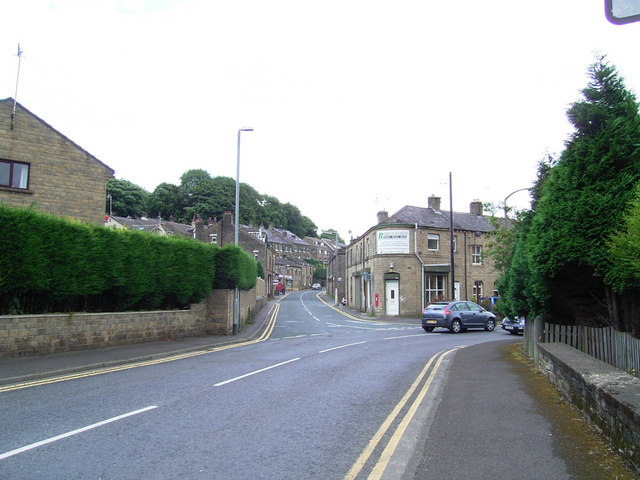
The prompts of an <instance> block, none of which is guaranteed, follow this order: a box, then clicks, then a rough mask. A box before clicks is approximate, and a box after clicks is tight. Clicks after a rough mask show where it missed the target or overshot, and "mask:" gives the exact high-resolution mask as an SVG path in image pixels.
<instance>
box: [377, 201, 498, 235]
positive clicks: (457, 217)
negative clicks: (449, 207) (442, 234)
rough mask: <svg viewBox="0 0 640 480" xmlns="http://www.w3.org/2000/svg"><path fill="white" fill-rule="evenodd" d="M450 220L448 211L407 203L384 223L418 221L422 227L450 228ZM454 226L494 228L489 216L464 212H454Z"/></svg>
mask: <svg viewBox="0 0 640 480" xmlns="http://www.w3.org/2000/svg"><path fill="white" fill-rule="evenodd" d="M449 222H450V219H449V212H448V211H444V210H435V209H433V208H431V207H426V208H425V207H413V206H411V205H405V206H404V207H402V208H401V209H400V210H398V211H397V212H396V213H395V214H393V215H391V216H390V217H389V219H388V220H386V221H385V222H384V224H393V223H409V224H412V225H415V224H416V223H417V224H418V226H420V227H427V228H428V227H431V228H438V229H449ZM453 228H454V230H466V231H469V232H483V233H484V232H490V231H492V230H494V227H493V226H492V225H491V223H489V220H488V218H487V217H485V216H483V215H474V214H472V213H463V212H453Z"/></svg>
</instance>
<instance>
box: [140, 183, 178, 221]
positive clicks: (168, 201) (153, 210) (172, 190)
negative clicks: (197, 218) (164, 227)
mask: <svg viewBox="0 0 640 480" xmlns="http://www.w3.org/2000/svg"><path fill="white" fill-rule="evenodd" d="M184 204H185V202H184V199H183V196H182V192H181V191H180V188H179V187H178V186H176V185H172V184H170V183H161V184H160V185H158V186H157V187H156V189H155V190H154V191H153V193H152V194H150V195H149V197H148V202H147V213H148V214H149V217H150V218H158V217H161V218H163V219H165V220H168V219H172V220H174V221H178V220H179V219H180V220H181V219H182V217H183V215H184V210H183V206H184Z"/></svg>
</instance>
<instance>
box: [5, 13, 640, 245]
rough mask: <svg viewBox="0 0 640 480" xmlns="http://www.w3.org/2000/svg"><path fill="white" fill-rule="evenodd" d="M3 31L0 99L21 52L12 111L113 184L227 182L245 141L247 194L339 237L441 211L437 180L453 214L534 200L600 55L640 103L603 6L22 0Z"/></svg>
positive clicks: (636, 81)
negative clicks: (543, 169)
mask: <svg viewBox="0 0 640 480" xmlns="http://www.w3.org/2000/svg"><path fill="white" fill-rule="evenodd" d="M0 18H2V29H0V73H1V75H0V98H6V97H13V96H14V94H15V88H16V73H17V66H18V60H17V56H16V53H17V46H18V43H20V46H21V49H22V51H23V56H22V61H21V70H20V82H19V86H18V94H17V98H18V101H19V102H20V103H21V104H22V105H24V106H25V107H26V108H27V109H29V110H31V111H32V112H33V113H35V114H36V115H38V116H40V117H41V118H42V119H43V120H45V121H46V122H48V123H49V124H50V125H52V126H53V127H54V128H56V129H57V130H59V131H60V132H62V133H63V134H64V135H66V136H67V137H69V138H70V139H71V140H73V141H74V142H76V143H77V144H79V145H80V146H81V147H83V148H84V149H86V150H87V151H89V152H90V153H91V154H93V155H94V156H96V157H97V158H98V159H100V160H101V161H102V162H104V163H106V164H107V165H109V166H110V167H111V168H113V169H114V170H115V171H116V177H117V178H120V179H125V180H129V181H131V182H133V183H135V184H137V185H139V186H141V187H143V188H145V189H146V190H148V191H153V190H154V189H155V187H156V186H157V185H158V184H160V183H162V182H168V183H174V184H179V182H180V176H181V175H182V174H183V173H184V172H185V171H187V170H189V169H194V168H202V169H205V170H207V171H208V172H209V173H210V174H211V175H213V176H218V175H224V176H229V177H232V178H235V176H236V146H237V131H238V129H239V128H241V127H252V128H254V129H255V131H254V132H247V133H243V134H242V142H241V162H240V169H241V172H240V181H241V182H245V183H248V184H249V185H251V186H252V187H254V188H255V189H256V190H257V191H258V192H260V193H263V194H268V195H271V196H274V197H276V198H278V199H279V200H280V201H281V202H290V203H292V204H293V205H295V206H297V207H298V208H299V209H300V211H301V212H302V214H303V215H306V216H308V217H309V218H310V219H311V220H313V221H314V222H315V223H316V224H317V225H318V227H319V228H320V229H321V230H327V229H331V228H335V229H338V231H339V232H340V234H341V236H342V237H343V238H345V239H347V240H348V239H349V237H351V236H357V235H360V234H362V233H364V232H365V231H366V230H367V229H368V228H369V227H370V226H372V225H373V224H374V223H375V221H376V214H377V212H378V211H380V210H387V211H388V212H389V214H393V213H395V212H396V211H397V210H399V209H400V208H401V207H403V206H404V205H419V206H426V205H427V198H428V197H429V196H430V195H432V194H435V195H437V196H441V197H442V207H443V208H444V209H447V210H448V209H449V183H448V182H449V172H451V173H452V176H453V197H454V199H453V207H454V210H455V211H468V208H469V203H470V202H471V201H473V200H475V199H479V200H481V201H483V202H493V203H496V204H499V203H501V202H502V201H503V200H504V198H505V197H506V196H507V195H508V194H509V193H511V192H513V191H514V190H517V189H520V188H524V187H529V186H531V184H532V182H533V181H534V179H535V174H536V166H537V163H538V162H539V161H540V160H541V159H542V158H543V157H544V156H545V155H546V154H547V153H551V154H557V153H560V152H561V151H562V149H563V147H564V142H565V140H566V139H567V138H568V136H569V135H570V133H571V131H572V129H571V126H570V125H569V123H568V122H567V120H566V115H565V113H566V109H567V108H568V106H569V105H570V104H571V103H572V102H574V101H576V100H578V99H579V98H580V90H581V89H582V88H584V87H585V86H586V84H587V81H588V78H587V74H586V72H587V69H588V67H589V65H590V64H591V63H593V61H594V59H595V56H596V55H597V54H605V55H607V56H608V59H609V61H610V62H611V63H613V64H614V65H616V66H617V68H618V70H619V72H620V74H621V75H622V76H623V77H624V78H625V81H626V85H627V87H628V88H629V89H631V90H632V91H634V92H635V93H636V94H638V92H640V61H639V58H640V57H639V56H638V45H639V44H640V23H632V24H627V25H612V24H610V23H609V22H607V20H606V18H605V15H604V0H561V1H559V0H536V1H531V2H514V1H513V0H489V1H477V0H457V1H438V2H436V1H429V0H394V1H390V0H389V1H378V0H339V1H336V0H324V1H322V2H318V1H315V2H312V1H308V0H225V1H222V0H21V1H13V2H8V1H5V2H2V4H1V6H0ZM528 200H529V198H528V194H527V193H526V192H521V193H518V194H515V195H513V196H512V197H511V198H510V199H509V204H510V205H514V206H517V207H520V208H523V207H526V206H528ZM240 208H242V205H241V206H240ZM350 231H351V233H349V232H350Z"/></svg>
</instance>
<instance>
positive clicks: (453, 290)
mask: <svg viewBox="0 0 640 480" xmlns="http://www.w3.org/2000/svg"><path fill="white" fill-rule="evenodd" d="M449 205H450V207H449V238H450V241H449V259H450V262H451V300H456V275H455V265H454V263H455V259H454V257H453V252H454V249H453V240H454V238H455V237H454V230H453V186H452V179H451V172H449Z"/></svg>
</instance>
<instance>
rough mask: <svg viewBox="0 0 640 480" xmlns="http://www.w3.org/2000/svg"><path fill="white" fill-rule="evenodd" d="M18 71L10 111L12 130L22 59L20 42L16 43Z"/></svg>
mask: <svg viewBox="0 0 640 480" xmlns="http://www.w3.org/2000/svg"><path fill="white" fill-rule="evenodd" d="M17 56H18V73H17V75H16V93H15V95H14V96H13V111H12V112H11V130H13V124H14V121H15V119H16V106H17V105H18V82H19V81H20V62H21V61H22V50H20V44H19V43H18V55H17Z"/></svg>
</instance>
